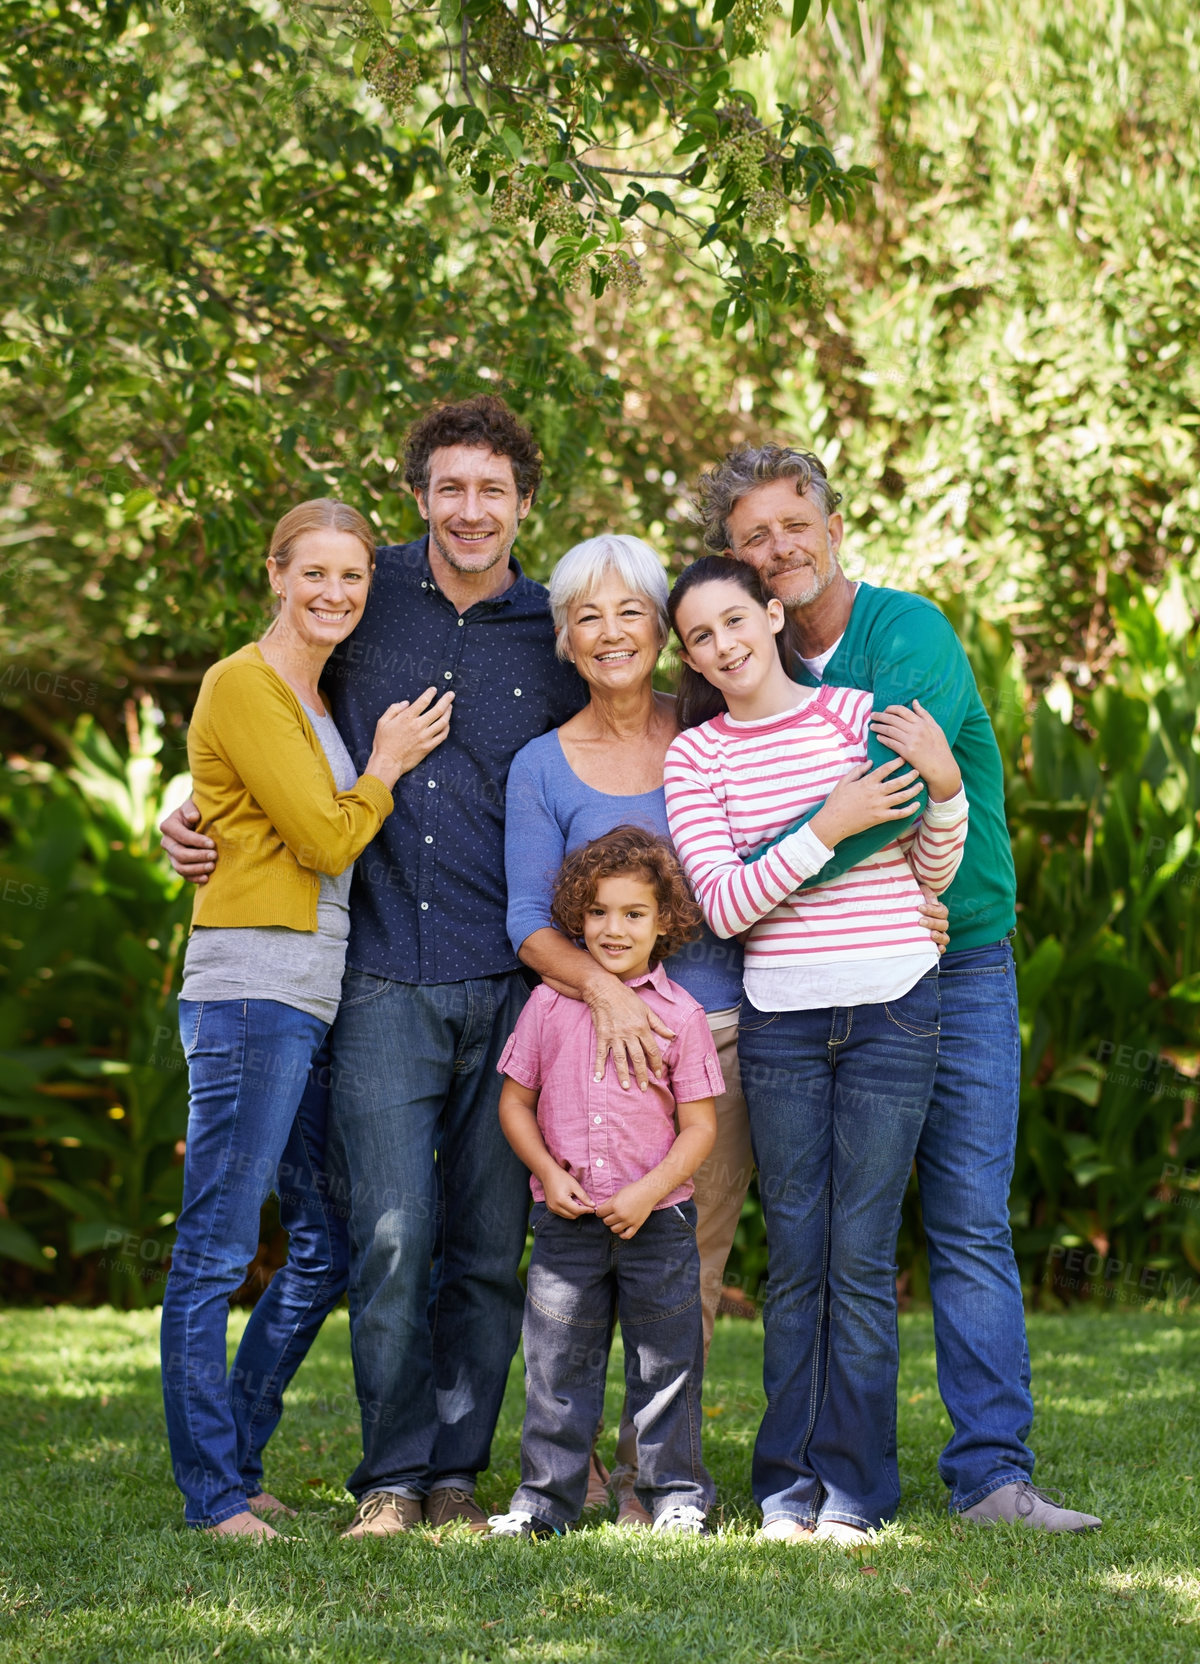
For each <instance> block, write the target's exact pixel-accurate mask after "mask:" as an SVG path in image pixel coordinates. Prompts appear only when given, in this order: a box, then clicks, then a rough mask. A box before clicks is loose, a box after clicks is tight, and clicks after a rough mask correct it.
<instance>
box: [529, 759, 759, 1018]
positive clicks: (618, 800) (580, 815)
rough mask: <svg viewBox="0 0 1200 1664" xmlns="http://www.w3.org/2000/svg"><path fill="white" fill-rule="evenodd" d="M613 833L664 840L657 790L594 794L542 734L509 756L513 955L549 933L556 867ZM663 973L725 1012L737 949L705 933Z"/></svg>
mask: <svg viewBox="0 0 1200 1664" xmlns="http://www.w3.org/2000/svg"><path fill="white" fill-rule="evenodd" d="M617 826H641V827H644V828H645V829H646V831H648V832H653V833H656V834H657V835H659V836H660V837H664V838H668V839H669V838H670V832H669V830H668V828H667V805H666V800H665V798H664V795H663V789H662V787H661V786H659V787H658V789H657V790H656V791H652V792H638V793H635V794H633V795H630V796H620V797H618V796H614V795H613V794H612V793H611V792H601V791H597V790H596V788H595V787H594V786H588V785H586V784H585V783H584V782H583V781H582V780H581V779H580V778H579V776H578V775H577V774H576V773H575V771H574V769H573V768H572V767H571V765H570V764H569V763H568V762H567V759H566V756H565V754H564V752H563V748H562V742H561V741H560V740H559V737H558V734H557V732H551V733H548V734H542V735H540V736H539V737H538V738H537V739H534V740H530V742H529V744H528V745H526V746H524V747H523V748H522V749H521V750H520V751H518V752H517V754H516V756H515V757H514V758H513V760H512V767H511V768H510V769H509V773H508V789H507V799H506V803H505V811H504V867H505V876H506V878H507V882H508V934H509V937H510V939H511V941H512V945H513V949H514V951H515V950H517V949H519V948H520V946H521V943H522V942H524V941H525V939H526V938H527V937H529V936H532V935H533V933H534V931H535V930H544V929H546V928H547V926H549V925H550V922H551V921H550V898H551V895H552V894H553V891H554V880H555V878H556V877H557V874H558V870H559V868H560V867H561V866H562V864H563V861H564V859H565V858H566V857H567V856H568V855H569V854H570V853H571V851H572V850H573V849H578V847H579V846H580V844H585V843H588V842H589V841H590V840H591V839H592V838H599V837H602V836H603V835H604V833H606V832H611V831H612V830H613V828H614V827H617ZM663 967H664V969H665V970H666V973H667V975H668V976H669V977H670V979H671V981H672V982H677V983H679V985H680V986H681V987H683V988H686V989H687V991H688V993H689V994H690V995H691V996H692V998H693V999H694V1000H697V1001H698V1002H699V1004H701V1005H702V1006H703V1007H704V1009H705V1010H706V1011H725V1010H727V1009H728V1008H729V1007H730V1006H734V1005H737V1003H738V1002H739V1000H740V999H741V997H742V949H741V945H740V943H738V942H733V941H729V942H723V941H720V940H719V939H718V938H717V937H716V936H714V935H713V933H712V931H711V930H709V928H708V926H707V925H705V926H704V927H703V934H702V935H701V936H699V937H698V938H697V939H696V941H694V942H689V943H688V944H687V945H686V947H683V948H681V949H680V951H679V952H678V953H676V954H672V956H671V958H670V959H666V960H664V961H663Z"/></svg>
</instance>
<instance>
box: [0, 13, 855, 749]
mask: <svg viewBox="0 0 1200 1664" xmlns="http://www.w3.org/2000/svg"><path fill="white" fill-rule="evenodd" d="M449 4H450V0H446V5H444V6H443V8H442V11H441V12H440V13H436V12H434V11H431V10H419V9H417V10H412V11H401V10H400V9H399V8H397V10H396V12H395V17H394V18H393V17H392V14H391V13H390V12H389V10H388V7H387V6H386V5H385V4H384V3H383V0H375V5H374V8H371V7H368V6H365V5H359V4H357V3H351V4H348V5H333V4H328V5H325V6H323V7H322V6H312V5H308V4H304V5H300V4H296V5H292V6H289V7H287V8H285V9H280V8H279V7H276V6H272V5H270V4H268V3H267V0H263V3H261V4H256V5H251V4H242V3H236V0H234V3H230V4H222V5H215V4H209V3H207V0H178V3H177V4H176V5H175V6H174V8H173V9H172V10H164V9H163V8H162V7H161V6H159V5H157V4H154V3H152V0H145V3H143V4H140V5H133V4H127V3H125V0H111V3H106V0H76V3H73V4H71V5H69V6H68V5H62V6H56V5H53V4H49V5H47V4H43V3H42V0H37V3H34V0H3V4H2V5H0V15H2V17H3V20H4V34H5V37H6V41H7V48H6V51H5V54H4V58H3V64H2V66H0V100H2V112H3V115H2V119H3V127H2V131H0V173H3V175H5V176H6V178H7V181H8V183H9V185H10V186H11V190H10V191H9V193H8V204H7V206H6V208H5V210H4V217H3V225H4V234H5V246H6V249H7V251H8V258H7V260H6V262H5V263H4V265H3V268H2V269H0V317H2V318H3V322H4V329H5V337H6V339H5V340H4V342H3V345H2V346H0V400H2V402H3V407H4V412H5V423H4V428H3V432H2V437H0V448H2V457H0V461H2V465H3V468H4V472H5V474H6V475H7V477H8V480H9V483H10V487H11V495H10V498H9V502H8V505H7V507H6V509H5V510H4V511H3V512H4V514H5V518H6V521H7V525H6V526H3V527H2V528H0V535H2V536H4V537H5V539H6V547H7V552H8V560H7V562H6V567H5V573H4V587H3V589H2V590H0V600H2V601H3V603H4V617H3V622H2V623H0V647H2V648H3V651H4V653H5V656H6V658H7V660H8V664H7V667H6V672H5V674H6V675H7V676H8V682H7V684H6V686H0V697H3V698H4V701H5V703H6V704H7V705H8V706H9V707H10V708H11V707H12V706H13V705H14V704H16V705H19V707H20V710H21V714H22V718H23V724H24V726H23V727H22V728H21V729H20V730H18V731H19V732H21V733H22V735H23V736H27V734H28V729H29V728H30V727H32V728H33V729H34V730H37V731H39V732H42V733H45V734H46V735H47V736H50V735H52V733H53V732H55V731H56V724H58V723H60V722H61V720H62V719H63V718H64V717H70V715H71V714H72V713H71V710H70V709H69V705H70V700H69V699H68V701H67V703H66V705H65V706H64V705H63V703H62V702H61V701H56V699H55V697H54V696H53V695H51V696H49V697H48V698H32V699H31V698H28V697H23V696H24V695H26V694H27V693H28V691H29V689H28V688H27V686H26V683H29V684H30V685H32V684H33V683H34V681H35V680H36V677H37V676H38V675H40V674H43V673H44V672H45V671H46V670H47V668H48V667H53V668H54V669H55V670H61V669H70V670H72V671H76V670H83V671H85V672H86V674H87V677H89V678H91V679H92V680H93V681H94V683H95V686H96V689H97V690H98V691H97V693H96V697H97V698H98V700H99V706H100V708H102V709H108V710H109V711H113V712H115V710H116V709H119V706H120V703H121V701H122V700H123V699H124V698H125V696H126V694H127V692H128V690H129V689H130V688H131V687H134V688H136V687H139V686H141V687H150V688H153V689H155V690H156V692H157V693H158V694H159V696H160V697H162V698H163V699H165V700H166V701H167V702H168V704H176V705H177V706H178V705H182V703H184V702H185V701H186V698H187V695H188V690H189V689H190V688H191V687H192V686H194V682H195V680H197V679H198V674H199V672H200V670H201V669H202V667H203V665H204V664H205V663H207V662H209V661H211V659H212V658H213V657H214V656H215V655H216V654H217V653H219V652H220V651H223V650H227V649H228V648H229V647H231V646H233V645H235V644H236V643H238V642H239V641H241V640H244V639H245V636H246V634H247V633H249V632H250V631H251V630H252V629H254V628H255V627H256V626H257V623H258V621H259V619H260V617H261V611H260V607H261V596H262V594H263V590H262V580H261V566H260V563H261V558H262V551H263V547H264V544H265V538H266V532H267V529H268V528H269V526H270V524H271V522H272V520H273V519H274V518H275V517H276V516H277V515H278V513H280V512H282V510H283V509H284V508H286V507H287V506H289V505H290V504H291V503H292V502H294V501H296V500H298V499H300V498H303V497H305V496H313V495H318V494H328V493H335V494H338V495H341V496H344V497H346V498H348V499H349V500H350V501H352V502H355V503H357V504H359V505H361V506H363V507H364V508H366V509H368V510H370V511H371V512H372V513H373V515H374V517H375V520H376V522H377V524H379V525H380V527H381V530H382V531H384V532H386V534H387V535H390V536H404V535H412V534H413V533H414V532H415V531H416V530H417V529H418V526H419V522H418V520H417V518H416V516H415V512H414V509H413V507H412V504H411V501H410V500H409V499H408V498H407V497H406V496H404V495H403V494H402V491H401V483H400V477H399V465H398V457H399V454H400V439H401V435H402V432H403V429H404V428H405V427H406V426H407V424H408V422H409V421H410V420H411V417H412V415H413V413H414V412H415V411H417V410H419V409H421V408H422V407H425V406H427V405H428V404H429V403H431V402H432V401H435V400H437V399H442V398H448V397H461V396H463V395H464V394H469V393H471V392H475V391H478V390H480V389H482V388H491V389H493V390H498V391H501V392H503V393H504V394H505V396H506V397H507V398H509V400H510V402H511V403H513V404H514V406H515V407H516V408H517V409H518V410H520V411H521V412H522V413H523V414H524V415H525V416H526V417H527V418H528V419H529V420H530V422H531V423H532V424H533V426H534V428H535V431H536V432H537V434H538V437H539V439H540V441H541V443H542V445H543V448H544V450H545V452H546V455H547V462H548V465H549V466H548V477H549V487H548V490H547V493H546V496H545V500H544V502H543V504H542V505H541V514H540V518H539V519H538V520H536V521H535V522H534V523H533V525H531V526H530V527H529V528H527V530H526V532H525V533H523V537H522V549H523V551H525V552H526V554H527V555H529V556H531V557H532V559H533V562H534V565H535V568H536V567H537V565H538V564H539V561H540V559H541V556H540V550H541V547H542V546H543V545H542V543H541V541H540V540H541V539H543V538H544V539H546V540H547V543H548V544H552V543H553V536H552V531H551V530H549V529H548V528H553V527H554V526H555V525H556V524H558V523H561V522H563V521H565V520H569V519H570V510H569V498H570V494H571V493H576V494H577V493H578V492H579V491H580V490H581V488H582V489H584V490H585V491H586V489H587V487H588V483H589V482H594V481H596V480H597V479H598V478H599V477H600V475H601V474H602V472H603V470H604V469H605V467H606V466H607V462H606V454H605V453H606V449H607V444H606V441H607V435H608V431H609V429H610V428H611V427H612V425H613V424H614V423H615V422H617V421H618V420H619V418H620V415H621V408H622V388H621V386H620V384H619V380H618V378H617V376H616V375H615V374H614V373H613V369H612V365H611V363H610V362H609V361H608V360H607V359H606V358H605V357H604V356H603V355H602V353H601V351H600V349H599V347H598V345H597V344H596V343H595V341H594V340H593V341H592V342H586V341H585V342H582V343H581V341H580V339H579V333H578V316H579V309H580V306H581V304H582V305H586V304H597V305H599V304H604V305H611V306H615V307H618V308H619V307H622V306H624V305H625V304H626V303H627V301H628V300H629V299H630V298H631V295H632V292H633V291H635V290H636V288H637V283H638V281H639V273H638V262H639V254H638V250H639V249H641V250H643V252H644V254H645V258H646V260H647V262H648V263H652V264H653V263H656V265H655V276H656V278H657V279H659V280H660V281H661V280H662V279H663V278H664V275H665V276H666V277H667V278H669V276H670V268H671V266H672V264H674V266H676V267H682V263H683V262H690V264H688V265H687V266H686V267H684V268H683V269H686V270H687V272H688V274H689V279H690V284H691V287H692V288H693V289H694V290H695V292H696V293H697V294H698V295H699V297H700V299H701V301H702V303H703V305H704V307H705V308H711V309H712V310H713V313H714V316H715V319H716V322H717V324H718V325H724V323H725V321H726V320H727V319H728V320H729V321H730V322H732V323H733V324H734V325H735V326H738V325H740V324H741V323H745V324H746V325H747V327H748V326H749V323H750V321H751V320H752V319H753V320H754V321H755V322H756V323H757V325H758V327H759V330H760V333H761V330H762V328H763V327H765V326H766V325H767V324H769V320H770V317H771V316H772V315H773V313H772V309H773V308H778V307H782V308H783V309H784V310H785V311H786V310H787V309H789V308H791V307H792V306H793V305H794V304H795V303H796V302H797V301H798V300H799V299H802V298H803V296H804V294H806V293H807V292H808V286H809V285H810V266H809V262H808V257H807V256H806V255H805V254H804V252H803V250H801V249H800V248H799V247H798V246H797V245H796V243H795V240H794V239H792V238H791V229H790V228H792V229H794V227H795V225H796V224H797V223H798V221H797V219H796V216H797V215H799V214H800V211H801V209H800V206H798V205H807V209H808V211H809V212H811V214H812V216H813V217H818V216H819V214H820V212H821V210H822V207H823V206H828V208H829V209H830V212H831V216H834V215H836V216H841V215H842V214H843V213H844V212H846V211H848V207H849V204H850V202H851V200H852V198H853V194H854V191H855V190H856V189H857V188H858V186H859V185H860V184H861V182H862V179H863V178H864V177H865V176H864V170H862V169H847V170H842V169H841V168H840V167H839V166H838V164H837V163H836V162H835V160H834V158H833V155H832V152H830V151H829V150H828V148H827V147H825V146H823V145H822V143H821V142H820V132H819V130H818V128H817V125H816V124H815V123H814V122H813V121H812V120H811V119H810V118H808V117H805V116H803V115H802V114H801V113H799V112H797V111H794V110H790V109H789V110H788V111H787V112H786V113H785V114H784V115H783V116H782V117H781V118H780V119H779V120H778V121H777V122H775V123H774V124H773V125H772V124H769V123H767V122H766V121H765V120H760V118H759V116H758V115H757V113H756V105H755V100H754V99H753V97H751V96H750V95H749V94H748V93H745V92H739V91H737V90H736V88H735V87H734V86H733V82H732V74H733V68H734V66H736V64H737V62H738V61H739V54H741V55H743V56H744V55H745V54H746V53H748V52H753V51H754V50H756V43H757V42H758V41H759V40H760V39H761V28H760V26H759V24H756V23H754V18H755V17H758V18H759V20H760V23H762V20H763V19H764V18H765V17H766V14H765V13H761V11H760V12H754V11H753V9H752V8H750V7H749V5H748V0H738V4H737V5H736V6H734V7H733V8H732V9H731V10H729V11H728V13H727V15H726V16H725V19H724V21H723V22H720V21H717V22H714V21H712V20H711V19H710V20H708V21H705V14H704V13H703V12H702V11H700V10H697V9H696V8H689V7H685V6H674V7H670V8H664V9H662V10H661V11H660V10H658V9H656V8H655V7H654V6H653V4H649V5H639V6H638V7H633V8H630V9H628V10H625V9H622V8H616V9H615V10H611V11H610V10H608V9H606V8H599V7H595V6H588V5H586V4H578V3H575V0H572V3H571V4H570V5H568V6H567V7H565V8H564V9H560V10H559V11H557V12H550V11H536V12H531V11H529V10H528V9H527V8H526V7H524V4H523V3H522V9H521V10H520V11H512V12H510V11H508V10H506V9H505V8H504V7H502V6H500V5H498V4H496V0H487V3H483V0H468V5H467V7H466V9H465V10H462V9H459V7H458V6H457V5H456V6H454V7H453V8H452V9H447V8H448V7H449ZM724 4H725V0H718V5H717V11H718V12H720V11H721V9H722V6H723V5H724ZM752 25H753V26H752ZM763 26H765V24H764V25H763ZM435 83H436V85H435ZM464 85H465V89H466V90H465V91H464ZM447 93H448V94H449V96H445V94H447ZM809 141H812V142H809ZM752 163H753V167H752V166H751V164H752ZM755 169H756V170H757V171H755ZM622 170H623V171H622ZM659 172H661V173H663V174H664V175H666V176H667V177H664V178H662V179H659V180H654V179H652V178H651V177H650V175H652V174H655V173H659ZM639 174H640V177H638V175H639ZM617 187H619V190H620V193H622V194H618V189H617ZM768 207H769V209H770V213H771V214H772V215H775V216H776V217H782V218H783V219H787V218H788V216H789V215H791V216H792V218H791V219H790V220H789V221H788V225H787V226H785V227H784V228H783V229H782V230H781V231H780V233H779V234H778V235H768V234H767V229H766V217H765V216H767V211H768ZM702 245H703V246H702ZM697 267H699V268H700V269H699V270H697ZM572 283H576V284H580V283H581V284H582V293H580V292H579V291H578V290H572V288H571V287H570V285H571V284H572ZM671 292H672V294H674V293H675V290H674V289H672V291H671ZM556 517H557V519H556ZM562 546H563V545H562V544H561V541H559V542H558V544H557V548H558V549H559V550H561V547H562ZM176 688H177V689H179V697H178V698H176V696H175V694H174V693H173V690H174V689H176Z"/></svg>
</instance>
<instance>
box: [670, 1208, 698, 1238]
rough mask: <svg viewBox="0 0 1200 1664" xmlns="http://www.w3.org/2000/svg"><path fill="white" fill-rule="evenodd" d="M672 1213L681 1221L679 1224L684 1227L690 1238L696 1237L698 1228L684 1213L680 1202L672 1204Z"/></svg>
mask: <svg viewBox="0 0 1200 1664" xmlns="http://www.w3.org/2000/svg"><path fill="white" fill-rule="evenodd" d="M671 1212H672V1213H673V1214H674V1215H675V1216H676V1218H677V1219H678V1220H679V1223H680V1224H681V1225H682V1226H683V1228H684V1230H685V1231H686V1232H687V1233H688V1235H689V1236H695V1234H696V1226H695V1224H694V1222H693V1221H692V1220H690V1219H689V1218H688V1216H687V1214H686V1213H684V1211H683V1209H682V1208H681V1207H680V1205H679V1203H678V1202H672V1203H671Z"/></svg>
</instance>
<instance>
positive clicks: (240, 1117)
mask: <svg viewBox="0 0 1200 1664" xmlns="http://www.w3.org/2000/svg"><path fill="white" fill-rule="evenodd" d="M327 1026H328V1025H327V1024H325V1023H323V1022H321V1021H320V1019H319V1018H316V1017H310V1016H309V1015H308V1014H307V1013H305V1012H303V1011H297V1010H295V1009H294V1008H293V1007H292V1006H289V1005H283V1004H281V1003H280V1002H279V1001H278V1000H206V1001H196V1000H180V1002H179V1028H180V1034H181V1036H182V1039H183V1049H184V1055H185V1056H186V1058H187V1061H188V1074H189V1079H190V1087H191V1096H190V1108H189V1113H188V1132H187V1150H186V1154H185V1156H184V1165H183V1212H182V1213H181V1214H180V1216H179V1228H178V1237H177V1240H176V1244H175V1251H174V1257H173V1259H172V1261H171V1270H170V1274H169V1275H168V1277H167V1287H166V1293H165V1295H164V1298H163V1313H162V1375H163V1398H164V1400H165V1403H166V1412H167V1434H168V1438H169V1440H170V1445H171V1461H172V1465H173V1467H174V1472H175V1481H176V1483H177V1484H178V1486H179V1488H180V1490H181V1491H182V1492H183V1495H184V1500H185V1503H186V1519H187V1523H188V1524H189V1525H193V1526H211V1525H217V1524H219V1523H220V1521H221V1520H225V1519H229V1518H231V1517H232V1516H233V1515H234V1514H240V1513H243V1512H245V1508H246V1498H247V1497H248V1496H253V1495H254V1494H255V1493H256V1492H258V1491H260V1490H261V1489H262V1450H263V1446H264V1445H265V1444H266V1442H267V1440H268V1439H269V1438H270V1436H271V1434H272V1433H273V1432H274V1430H275V1427H276V1425H277V1424H278V1421H279V1417H280V1415H281V1413H282V1409H283V1403H282V1400H283V1391H284V1388H285V1387H286V1386H287V1384H288V1382H289V1381H290V1380H291V1378H292V1376H293V1375H294V1374H295V1373H296V1370H297V1369H298V1368H299V1366H300V1364H301V1362H302V1360H303V1359H304V1356H305V1354H306V1353H307V1351H308V1349H309V1347H310V1346H311V1344H312V1342H313V1340H314V1338H315V1336H316V1333H317V1330H318V1329H319V1328H320V1327H321V1323H322V1320H323V1319H324V1317H325V1314H326V1313H327V1312H328V1311H329V1310H330V1308H331V1307H332V1306H333V1305H334V1304H335V1303H336V1302H337V1300H338V1299H339V1298H340V1297H341V1294H342V1292H343V1290H344V1289H345V1286H346V1263H347V1251H346V1229H345V1223H344V1221H343V1220H342V1219H341V1218H339V1217H338V1215H337V1213H336V1211H335V1209H334V1207H333V1204H332V1202H331V1200H330V1198H329V1195H328V1192H327V1187H326V1182H325V1175H324V1171H323V1163H324V1156H325V1121H326V1105H327V1097H328V1068H327V1067H326V1066H324V1062H323V1057H322V1055H321V1047H322V1043H323V1041H324V1039H325V1034H326V1030H327ZM272 1190H275V1192H276V1193H277V1195H278V1197H279V1217H280V1223H281V1224H282V1225H283V1227H284V1229H285V1230H286V1231H287V1232H288V1233H289V1249H288V1261H287V1264H286V1265H285V1266H283V1267H282V1269H281V1270H280V1271H278V1272H277V1273H276V1274H275V1276H274V1277H273V1278H272V1279H271V1282H270V1284H269V1286H268V1288H267V1290H266V1292H265V1294H264V1295H263V1296H262V1298H261V1299H260V1300H259V1302H258V1304H257V1305H256V1306H255V1308H254V1310H253V1312H252V1313H251V1315H250V1321H249V1322H248V1323H247V1325H246V1330H245V1333H244V1335H243V1336H242V1342H241V1345H240V1346H239V1347H238V1352H237V1358H236V1360H235V1361H234V1365H233V1368H232V1370H228V1369H227V1365H226V1352H225V1332H226V1325H227V1320H228V1317H229V1297H230V1295H232V1294H233V1293H234V1291H235V1290H236V1289H237V1288H238V1287H239V1285H240V1284H241V1282H242V1281H243V1279H244V1278H245V1275H246V1267H247V1266H248V1265H249V1263H250V1261H251V1260H252V1259H253V1258H254V1256H255V1254H256V1253H257V1251H258V1231H259V1210H260V1209H261V1207H262V1204H263V1202H264V1201H265V1200H266V1198H267V1196H268V1195H269V1194H270V1192H271V1191H272Z"/></svg>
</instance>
